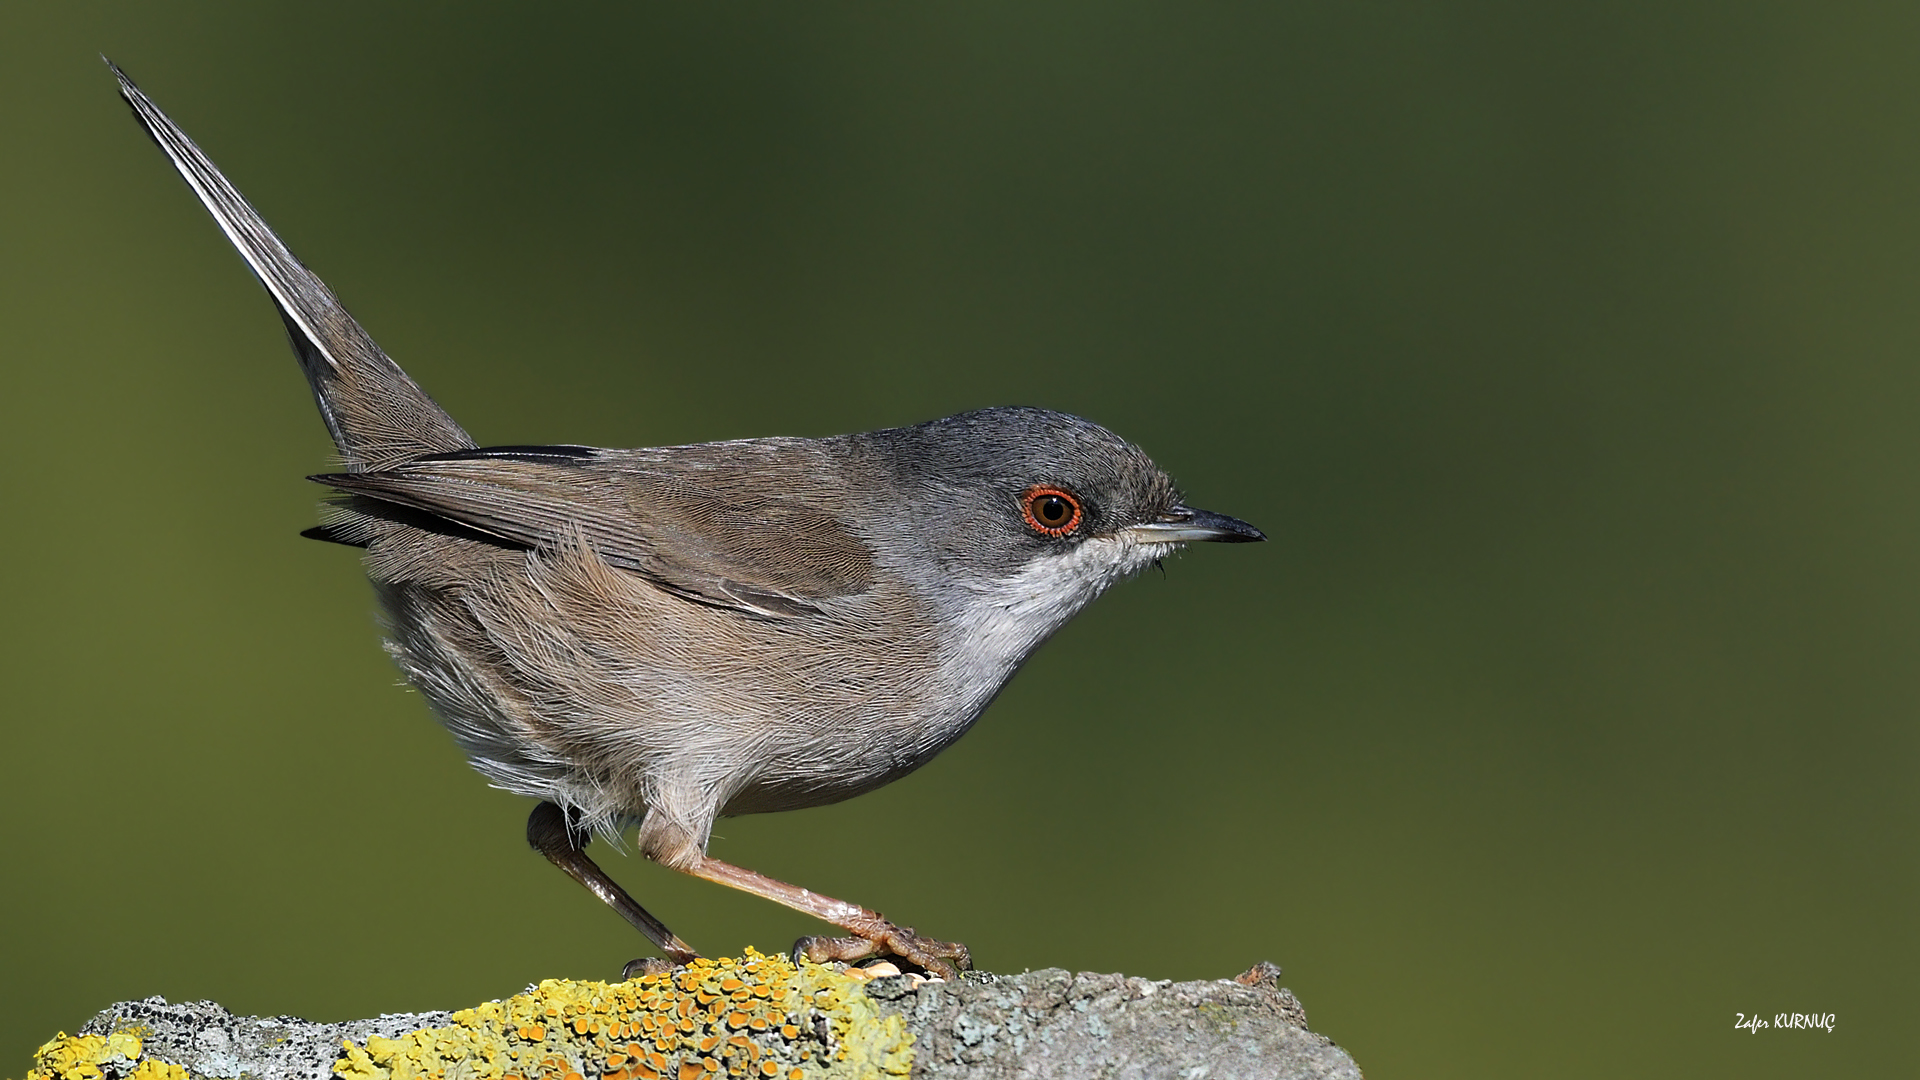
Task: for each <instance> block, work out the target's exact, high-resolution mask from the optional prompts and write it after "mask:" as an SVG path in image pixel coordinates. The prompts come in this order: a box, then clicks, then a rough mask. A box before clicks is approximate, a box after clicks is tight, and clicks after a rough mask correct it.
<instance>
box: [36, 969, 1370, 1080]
mask: <svg viewBox="0 0 1920 1080" xmlns="http://www.w3.org/2000/svg"><path fill="white" fill-rule="evenodd" d="M1256 973H1257V972H1256ZM1256 973H1250V974H1256ZM865 974H866V973H865V972H862V971H860V970H858V969H856V970H853V971H850V972H849V971H843V970H842V969H840V968H839V967H838V966H822V965H814V964H804V965H802V966H800V967H798V968H796V967H794V966H793V965H792V964H790V963H788V962H787V961H786V960H785V959H784V958H780V957H767V956H761V955H759V954H757V953H754V952H752V951H751V950H749V951H748V953H747V955H746V956H744V957H741V958H739V959H722V960H700V961H696V962H695V963H694V964H691V965H689V966H687V967H685V968H680V969H677V970H675V971H672V972H668V973H664V974H658V975H651V976H646V977H643V978H638V979H634V980H631V981H629V982H624V983H613V984H608V983H598V982H571V981H566V980H549V981H547V982H543V983H541V984H539V985H538V986H535V987H532V988H529V989H528V991H527V992H526V993H523V994H517V995H515V996H513V997H510V998H507V999H505V1000H503V1001H490V1002H486V1003H484V1004H481V1005H477V1006H475V1007H473V1008H471V1009H462V1010H460V1011H458V1012H451V1013H415V1014H404V1015H390V1016H382V1017H378V1018H376V1019H372V1020H360V1021H352V1022H349V1023H344V1024H312V1023H308V1022H306V1021H303V1020H296V1019H293V1018H291V1017H277V1018H272V1019H263V1018H253V1017H236V1016H233V1015H232V1014H230V1013H228V1012H227V1011H226V1010H225V1009H222V1008H220V1007H219V1006H218V1005H214V1004H212V1003H210V1002H194V1003H188V1004H180V1005H172V1004H168V1003H166V1002H165V1001H162V1000H161V999H159V998H148V999H147V1000H145V1001H137V1002H127V1003H123V1004H120V1005H116V1006H114V1007H112V1008H110V1009H107V1010H106V1011H104V1012H102V1013H101V1014H100V1015H98V1016H96V1017H94V1018H93V1019H92V1020H91V1021H89V1022H88V1023H87V1025H86V1026H85V1027H83V1028H82V1029H81V1032H80V1034H78V1035H74V1036H68V1035H61V1036H60V1037H58V1038H56V1039H55V1040H54V1041H52V1042H50V1043H48V1044H47V1045H46V1046H44V1047H42V1048H41V1049H40V1051H39V1054H38V1055H37V1056H36V1059H35V1068H34V1070H33V1072H32V1073H30V1074H29V1077H28V1080H237V1078H241V1077H246V1078H249V1080H707V1078H714V1080H718V1078H719V1077H758V1078H760V1080H776V1078H777V1080H838V1078H843V1077H844V1078H853V1077H859V1078H885V1077H906V1076H909V1075H911V1076H914V1077H925V1078H928V1080H957V1078H961V1077H965V1078H969V1080H1012V1078H1015V1077H1047V1078H1066V1077H1078V1076H1098V1077H1113V1078H1120V1077H1143V1078H1144V1077H1162V1076H1164V1077H1198V1076H1205V1077H1208V1078H1209V1080H1233V1078H1238V1077H1247V1078H1253V1077H1258V1078H1261V1080H1270V1078H1273V1080H1278V1078H1293V1077H1342V1078H1345V1077H1353V1078H1357V1077H1359V1075H1360V1074H1359V1070H1358V1069H1356V1068H1355V1067H1354V1065H1353V1061H1352V1059H1351V1058H1349V1057H1347V1055H1346V1054H1345V1053H1344V1052H1343V1051H1341V1050H1340V1049H1339V1048H1338V1047H1337V1046H1334V1045H1333V1043H1332V1042H1331V1041H1330V1040H1328V1039H1326V1038H1325V1037H1324V1036H1321V1035H1316V1034H1314V1033H1313V1032H1311V1031H1308V1030H1307V1028H1306V1014H1305V1012H1304V1011H1303V1010H1301V1008H1300V1004H1299V1002H1298V1001H1296V1000H1295V999H1294V997H1293V995H1292V994H1291V993H1289V992H1287V991H1286V990H1284V989H1281V988H1280V987H1279V986H1278V985H1277V982H1275V981H1274V979H1273V978H1272V977H1271V976H1274V975H1277V974H1278V972H1277V969H1271V974H1270V976H1268V977H1265V978H1264V980H1261V979H1255V980H1249V981H1251V982H1252V983H1253V984H1252V985H1243V984H1242V983H1236V982H1232V981H1228V980H1220V981H1216V982H1193V983H1169V982H1157V983H1156V982H1148V981H1146V980H1144V979H1130V978H1126V977H1124V976H1120V975H1073V974H1070V973H1068V972H1065V971H1057V970H1056V971H1038V972H1028V973H1026V974H1023V975H1012V976H992V975H982V976H969V977H968V978H966V979H964V980H962V981H959V982H948V983H941V982H925V981H923V980H920V979H918V978H917V977H914V978H909V977H902V976H894V977H884V978H878V979H871V980H869V979H867V978H864V977H863V976H864V975H865Z"/></svg>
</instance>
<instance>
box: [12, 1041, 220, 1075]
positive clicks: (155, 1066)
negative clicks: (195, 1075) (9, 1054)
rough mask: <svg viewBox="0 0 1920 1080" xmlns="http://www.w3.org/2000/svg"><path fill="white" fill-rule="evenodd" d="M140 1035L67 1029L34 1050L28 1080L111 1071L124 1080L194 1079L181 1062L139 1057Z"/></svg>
mask: <svg viewBox="0 0 1920 1080" xmlns="http://www.w3.org/2000/svg"><path fill="white" fill-rule="evenodd" d="M140 1050H141V1043H140V1035H139V1033H138V1032H134V1031H116V1032H114V1033H113V1034H111V1035H69V1034H67V1033H66V1032H64V1031H63V1032H61V1033H60V1034H58V1035H56V1036H54V1037H53V1041H51V1042H49V1043H47V1044H46V1045H45V1046H42V1047H41V1048H40V1049H38V1050H36V1051H34V1054H33V1068H32V1069H31V1070H29V1071H28V1073H27V1080H104V1078H105V1077H106V1075H107V1074H108V1073H109V1072H111V1073H112V1074H113V1075H114V1076H115V1077H121V1078H125V1080H191V1076H190V1074H189V1073H188V1072H187V1070H186V1069H185V1068H183V1067H181V1066H179V1065H173V1064H169V1063H167V1062H164V1061H155V1060H153V1059H152V1058H147V1059H145V1060H142V1059H141V1057H140Z"/></svg>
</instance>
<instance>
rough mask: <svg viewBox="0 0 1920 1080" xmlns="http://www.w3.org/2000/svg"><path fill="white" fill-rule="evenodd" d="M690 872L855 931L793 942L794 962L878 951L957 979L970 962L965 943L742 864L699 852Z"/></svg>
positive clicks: (855, 957)
mask: <svg viewBox="0 0 1920 1080" xmlns="http://www.w3.org/2000/svg"><path fill="white" fill-rule="evenodd" d="M687 873H689V874H692V875H693V876H694V877H698V878H705V879H706V880H708V881H712V882H716V883H718V884H721V885H729V886H732V887H733V888H736V889H739V890H741V891H742V892H749V893H752V894H753V895H755V896H759V897H764V898H766V899H768V900H771V901H773V902H774V903H776V904H783V905H785V906H787V907H790V908H792V909H793V910H795V911H800V912H805V913H806V914H808V915H812V916H813V917H814V918H816V919H821V920H823V921H825V922H830V923H832V924H833V925H835V926H838V927H842V928H844V929H846V930H850V931H852V932H853V936H852V937H846V938H828V937H804V938H801V939H800V940H799V941H797V942H795V943H794V946H793V955H794V959H795V960H796V961H798V960H799V958H800V957H803V956H804V957H806V958H807V959H809V960H812V961H814V962H815V963H824V962H826V961H829V960H860V959H864V958H866V957H869V956H873V955H876V954H886V955H890V956H898V957H900V958H902V959H905V960H909V961H912V962H913V963H915V964H918V965H919V966H920V967H922V968H925V969H926V970H927V971H929V972H932V973H933V974H935V975H939V976H941V977H942V978H948V979H951V978H956V977H957V976H958V975H959V973H960V972H962V971H966V970H968V969H970V968H972V967H973V961H972V959H971V958H970V957H969V956H968V954H967V947H966V946H965V945H961V944H959V943H957V942H946V941H934V940H933V939H931V938H923V937H921V936H920V935H918V934H916V933H914V931H913V928H912V927H910V926H895V925H894V924H893V923H890V922H888V921H887V920H886V918H885V917H884V916H882V915H881V914H880V913H879V912H877V911H870V910H868V909H866V908H863V907H861V906H860V905H858V904H849V903H847V902H846V901H845V900H835V899H834V898H833V897H831V896H821V895H820V894H819V893H816V892H814V891H812V890H810V889H803V888H801V887H799V886H798V885H789V884H787V883H786V882H784V881H776V880H775V879H773V878H770V877H768V876H766V875H765V874H759V873H755V872H754V871H752V870H748V869H746V868H745V867H740V866H735V865H733V864H732V863H726V862H721V861H720V860H719V859H714V858H709V857H708V856H705V855H702V856H700V860H699V861H698V862H696V863H694V864H693V865H692V866H690V867H688V868H687Z"/></svg>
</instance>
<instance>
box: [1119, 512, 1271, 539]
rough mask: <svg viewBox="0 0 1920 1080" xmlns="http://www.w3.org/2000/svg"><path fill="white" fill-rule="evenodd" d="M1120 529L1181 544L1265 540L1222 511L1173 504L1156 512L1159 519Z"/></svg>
mask: <svg viewBox="0 0 1920 1080" xmlns="http://www.w3.org/2000/svg"><path fill="white" fill-rule="evenodd" d="M1121 531H1122V532H1124V533H1126V534H1128V535H1129V536H1132V537H1133V538H1134V539H1135V540H1138V541H1140V542H1141V543H1143V544H1185V543H1190V542H1193V541H1199V540H1217V541H1219V542H1220V543H1223V544H1247V543H1252V542H1253V541H1255V540H1265V539H1266V538H1267V534H1266V533H1263V532H1261V531H1260V530H1259V529H1256V528H1254V527H1253V526H1251V525H1249V524H1247V523H1246V522H1244V521H1241V520H1240V519H1239V518H1230V517H1228V516H1227V515H1225V514H1216V513H1214V512H1213V511H1211V510H1195V509H1193V508H1192V507H1190V506H1176V507H1174V508H1173V509H1171V510H1169V511H1167V512H1166V513H1164V514H1161V515H1160V520H1158V521H1150V522H1148V523H1147V524H1145V525H1130V526H1128V527H1127V528H1125V529H1122V530H1121Z"/></svg>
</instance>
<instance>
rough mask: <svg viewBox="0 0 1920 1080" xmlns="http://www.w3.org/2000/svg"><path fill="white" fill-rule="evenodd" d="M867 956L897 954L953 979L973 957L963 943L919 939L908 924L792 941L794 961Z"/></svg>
mask: <svg viewBox="0 0 1920 1080" xmlns="http://www.w3.org/2000/svg"><path fill="white" fill-rule="evenodd" d="M869 956H897V957H899V958H900V959H902V960H905V961H907V962H908V963H910V964H914V965H916V966H918V967H919V968H920V969H921V970H923V971H925V972H927V973H928V974H930V975H937V976H939V977H940V978H943V979H957V978H959V977H960V972H962V971H971V970H973V957H972V955H971V954H970V953H969V952H968V951H967V947H966V946H965V945H962V944H960V943H959V942H951V941H935V940H933V939H932V938H923V937H921V936H920V935H919V934H917V933H915V932H914V930H913V928H912V927H910V926H894V925H892V924H888V925H887V926H886V927H885V929H882V930H880V931H879V932H877V933H875V934H874V936H872V937H865V936H857V937H843V938H833V937H803V938H801V939H800V940H799V941H796V942H794V943H793V952H792V957H793V962H794V963H795V964H798V963H799V962H800V961H801V959H802V958H805V959H807V960H811V961H813V962H814V963H816V964H825V963H831V962H833V961H835V960H838V961H842V962H846V961H853V960H865V959H866V958H867V957H869Z"/></svg>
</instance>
